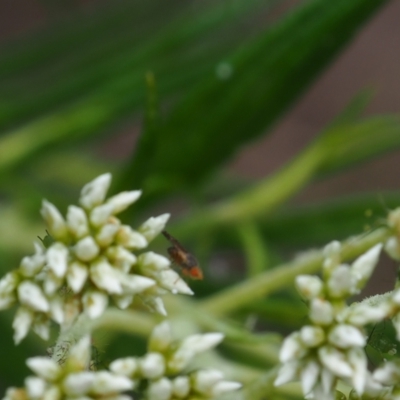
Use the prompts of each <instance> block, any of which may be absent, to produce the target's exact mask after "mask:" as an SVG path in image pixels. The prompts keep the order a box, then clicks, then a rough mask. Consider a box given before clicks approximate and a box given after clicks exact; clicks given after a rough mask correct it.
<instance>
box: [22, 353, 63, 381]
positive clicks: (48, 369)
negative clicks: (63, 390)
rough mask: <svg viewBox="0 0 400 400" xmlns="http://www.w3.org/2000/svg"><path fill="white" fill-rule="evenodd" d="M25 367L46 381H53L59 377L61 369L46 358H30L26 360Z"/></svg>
mask: <svg viewBox="0 0 400 400" xmlns="http://www.w3.org/2000/svg"><path fill="white" fill-rule="evenodd" d="M26 365H27V366H28V367H29V368H30V369H31V370H32V371H33V372H34V373H35V374H36V375H38V376H40V377H41V378H43V379H45V380H47V381H55V380H56V379H58V377H59V376H61V373H62V370H61V367H60V366H59V365H58V364H57V363H56V362H54V361H53V360H51V359H49V358H47V357H32V358H28V359H27V360H26Z"/></svg>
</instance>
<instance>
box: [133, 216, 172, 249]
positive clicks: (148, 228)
mask: <svg viewBox="0 0 400 400" xmlns="http://www.w3.org/2000/svg"><path fill="white" fill-rule="evenodd" d="M169 217H170V214H162V215H159V216H158V217H151V218H149V219H148V220H147V221H145V222H144V223H143V224H142V225H141V226H140V228H139V229H138V231H139V232H140V233H141V234H142V235H143V236H144V237H145V238H146V239H147V241H148V242H150V241H152V240H153V239H154V238H155V237H156V236H158V235H159V234H160V233H161V231H162V230H163V229H164V228H165V225H166V223H167V222H168V220H169Z"/></svg>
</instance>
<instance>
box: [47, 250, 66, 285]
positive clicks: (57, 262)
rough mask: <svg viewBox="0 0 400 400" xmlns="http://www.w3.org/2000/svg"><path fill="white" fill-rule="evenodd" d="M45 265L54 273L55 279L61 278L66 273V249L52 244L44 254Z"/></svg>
mask: <svg viewBox="0 0 400 400" xmlns="http://www.w3.org/2000/svg"><path fill="white" fill-rule="evenodd" d="M46 260H47V265H48V266H49V268H50V270H51V271H53V272H54V275H55V276H56V277H57V278H61V277H63V276H64V275H65V273H66V272H67V266H68V249H67V247H66V246H65V245H64V244H62V243H60V242H56V243H54V244H52V245H51V246H50V247H49V248H48V249H47V252H46Z"/></svg>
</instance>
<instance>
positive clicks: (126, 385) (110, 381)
mask: <svg viewBox="0 0 400 400" xmlns="http://www.w3.org/2000/svg"><path fill="white" fill-rule="evenodd" d="M132 388H133V382H132V381H131V380H130V379H128V378H127V377H126V376H119V375H116V374H112V373H110V372H108V371H99V372H97V373H96V374H95V376H94V380H93V383H92V387H91V393H95V394H98V395H101V396H104V395H107V394H112V393H115V392H123V391H125V390H130V389H132Z"/></svg>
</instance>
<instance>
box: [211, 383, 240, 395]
mask: <svg viewBox="0 0 400 400" xmlns="http://www.w3.org/2000/svg"><path fill="white" fill-rule="evenodd" d="M241 387H242V384H241V383H239V382H233V381H221V382H218V383H216V384H215V385H214V386H213V388H212V390H211V394H212V396H220V395H222V394H224V393H228V392H232V391H234V390H238V389H240V388H241Z"/></svg>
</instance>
